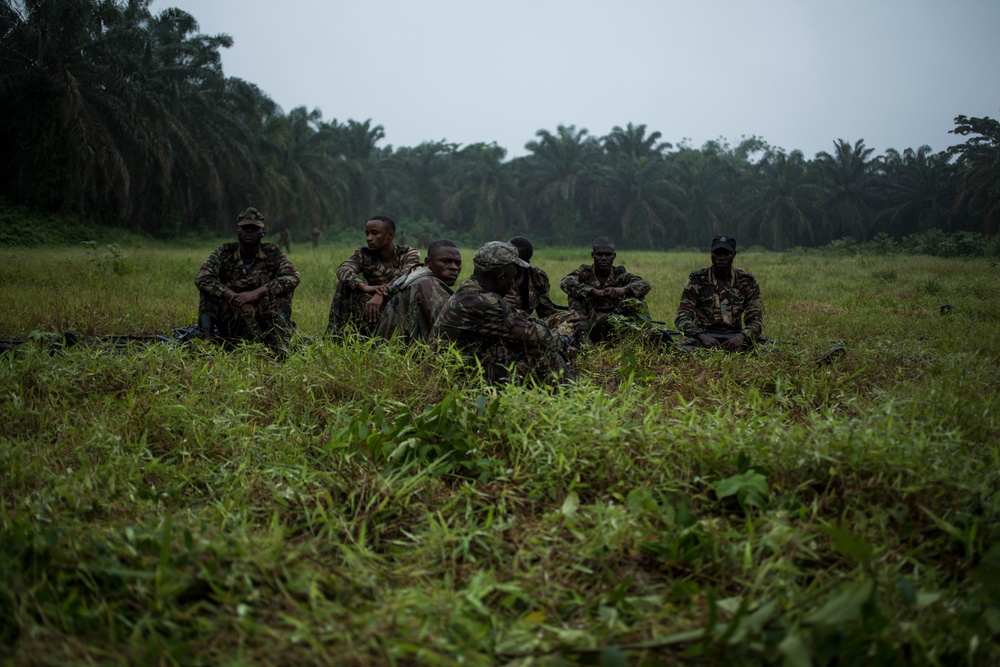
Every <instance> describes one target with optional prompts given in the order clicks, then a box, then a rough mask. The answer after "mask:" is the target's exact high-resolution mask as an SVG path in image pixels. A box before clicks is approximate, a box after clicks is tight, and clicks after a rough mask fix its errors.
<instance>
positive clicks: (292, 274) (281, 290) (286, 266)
mask: <svg viewBox="0 0 1000 667" xmlns="http://www.w3.org/2000/svg"><path fill="white" fill-rule="evenodd" d="M272 263H273V268H272V270H271V280H270V281H269V282H268V283H267V284H265V285H264V286H265V287H267V291H268V293H269V294H275V295H278V294H285V293H287V292H292V291H294V290H295V288H296V287H298V286H299V281H300V278H299V272H298V271H297V270H296V268H295V266H294V265H293V264H292V263H291V262H290V261H288V258H287V257H285V254H284V253H283V252H281V251H280V250H275V254H274V256H273V258H272Z"/></svg>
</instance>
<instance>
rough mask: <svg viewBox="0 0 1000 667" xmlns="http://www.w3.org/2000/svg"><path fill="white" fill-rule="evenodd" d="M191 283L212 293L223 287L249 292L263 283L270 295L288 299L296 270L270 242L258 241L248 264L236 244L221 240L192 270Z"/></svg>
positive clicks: (218, 293)
mask: <svg viewBox="0 0 1000 667" xmlns="http://www.w3.org/2000/svg"><path fill="white" fill-rule="evenodd" d="M194 284H195V285H197V286H198V289H199V290H201V291H202V292H204V293H205V294H207V295H208V296H212V297H221V296H222V293H223V292H225V291H226V290H227V289H231V290H233V291H234V292H250V291H253V290H255V289H257V288H258V287H262V286H266V287H267V288H268V290H269V291H270V293H271V296H274V297H284V298H285V299H288V300H291V297H292V292H294V291H295V288H296V287H297V286H298V284H299V272H298V271H296V270H295V267H294V266H292V263H291V262H289V261H288V259H287V258H286V257H285V255H284V253H282V252H281V250H280V249H278V246H277V245H275V244H273V243H261V244H260V247H259V248H258V249H257V256H256V257H255V258H254V260H253V263H252V264H251V265H250V267H249V268H246V267H245V266H244V264H243V258H242V257H241V256H240V244H239V243H237V242H235V241H233V242H232V243H224V244H223V245H221V246H219V247H218V248H216V249H215V250H213V251H212V254H211V255H209V256H208V260H207V261H206V262H205V263H204V264H202V265H201V268H200V269H198V273H197V274H195V277H194Z"/></svg>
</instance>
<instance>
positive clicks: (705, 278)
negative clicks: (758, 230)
mask: <svg viewBox="0 0 1000 667" xmlns="http://www.w3.org/2000/svg"><path fill="white" fill-rule="evenodd" d="M732 272H733V280H732V282H731V283H726V282H723V281H720V280H718V279H717V278H716V277H715V270H714V269H712V268H708V269H701V270H699V271H695V272H694V273H692V274H691V275H690V276H688V279H687V283H685V285H684V292H683V293H682V294H681V303H680V306H678V308H677V317H676V319H675V320H674V326H676V327H677V328H678V329H679V330H680V331H681V333H683V334H684V335H686V336H688V338H689V340H685V341H684V344H691V343H692V341H693V344H695V345H700V343H699V342H698V341H697V339H696V338H695V337H696V336H697V335H698V334H700V333H725V334H738V333H742V334H743V335H744V336H746V338H747V341H755V340H757V339H758V338H760V337H761V334H763V333H764V308H763V306H762V305H761V301H760V287H759V286H758V285H757V281H756V280H755V279H754V277H753V276H752V275H750V274H749V273H747V272H746V271H741V270H739V269H736V268H734V269H732Z"/></svg>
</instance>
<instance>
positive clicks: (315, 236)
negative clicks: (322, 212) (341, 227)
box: [309, 225, 323, 248]
mask: <svg viewBox="0 0 1000 667" xmlns="http://www.w3.org/2000/svg"><path fill="white" fill-rule="evenodd" d="M309 236H310V237H311V238H312V242H313V248H318V247H319V240H320V238H322V236H323V230H322V229H320V228H319V226H318V225H317V226H315V227H313V228H312V232H310V234H309Z"/></svg>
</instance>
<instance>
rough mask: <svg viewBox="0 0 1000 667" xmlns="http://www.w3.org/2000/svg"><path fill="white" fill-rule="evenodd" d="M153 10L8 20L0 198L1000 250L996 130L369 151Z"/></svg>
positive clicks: (345, 221)
mask: <svg viewBox="0 0 1000 667" xmlns="http://www.w3.org/2000/svg"><path fill="white" fill-rule="evenodd" d="M150 2H151V0H0V26H2V27H0V155H2V156H3V158H0V197H3V198H5V199H7V200H9V201H11V202H14V203H17V204H22V205H26V206H29V207H31V208H33V209H36V210H41V211H51V212H65V213H73V214H75V215H78V216H81V217H83V218H85V219H88V220H93V221H97V222H102V223H104V224H113V225H119V226H122V227H126V228H128V229H132V230H135V231H139V232H144V233H150V234H153V235H157V236H165V237H169V236H171V235H176V234H180V233H185V232H189V231H206V230H229V229H230V228H231V226H232V221H233V216H234V212H235V211H238V210H240V209H242V208H243V207H244V206H246V205H248V204H253V205H255V206H258V207H259V208H261V209H262V210H264V211H265V212H266V213H267V215H268V217H269V219H270V220H272V221H279V222H278V224H279V225H281V226H283V227H287V228H288V229H290V231H292V233H293V234H294V235H297V236H300V237H304V236H306V235H307V234H308V232H309V230H311V229H312V228H313V227H319V228H320V229H322V230H324V231H325V232H327V233H332V234H333V235H335V236H336V235H337V234H339V233H341V232H345V231H346V230H351V231H356V230H357V229H358V227H359V225H360V224H361V223H363V221H364V220H365V219H367V217H368V216H370V215H372V214H374V213H376V212H384V213H388V214H390V215H392V216H393V217H394V218H396V220H397V221H400V222H401V225H402V228H403V229H407V230H410V231H411V232H413V233H417V232H419V231H421V230H427V231H428V232H429V233H431V234H433V235H444V234H447V235H450V236H452V237H454V238H455V239H456V240H459V239H460V240H464V241H468V242H470V243H477V242H481V241H485V240H489V239H496V238H507V237H509V236H512V235H514V234H519V233H527V234H529V235H530V236H531V238H532V239H533V240H535V241H536V242H537V243H541V244H547V243H548V244H553V243H554V244H586V243H589V242H590V241H591V240H592V239H593V238H594V237H595V236H599V235H610V236H612V237H614V238H615V239H616V240H618V241H619V242H620V244H621V245H622V246H631V247H650V248H671V247H678V246H682V247H683V246H697V247H700V246H703V245H704V240H705V238H706V237H707V236H710V235H712V234H714V233H723V232H724V233H731V234H735V235H737V236H738V237H739V238H740V241H741V244H742V245H744V246H746V245H760V246H764V247H767V248H770V249H773V250H782V249H785V248H789V247H794V246H811V245H824V244H827V243H829V242H831V241H834V240H837V239H841V238H844V237H851V238H854V239H856V240H858V241H865V240H869V239H871V238H874V237H875V236H877V235H879V234H888V235H889V236H890V237H893V238H897V239H898V238H901V237H902V236H905V235H907V234H911V233H915V232H921V231H926V230H942V231H945V232H953V231H975V232H981V233H983V234H995V233H996V232H997V230H998V229H1000V122H998V121H996V120H993V119H991V118H988V117H986V118H974V117H966V116H958V117H957V118H956V119H955V128H954V129H953V130H952V132H953V133H954V134H956V135H957V137H963V138H964V142H960V143H958V142H959V141H960V140H959V139H958V138H956V142H957V143H956V145H954V146H952V147H951V148H949V149H948V150H945V151H942V152H937V153H934V152H932V151H931V149H930V148H929V147H927V146H921V147H918V148H907V149H905V150H903V151H901V152H900V151H897V150H893V149H890V150H887V151H885V152H884V154H882V155H875V154H874V150H873V149H872V148H870V147H868V146H866V145H865V142H864V140H863V139H859V140H856V141H853V142H852V141H847V140H843V139H838V140H836V141H833V142H832V149H831V150H830V151H824V152H820V153H818V154H816V155H815V156H813V157H812V158H807V157H806V156H805V155H804V154H803V153H802V151H799V150H791V151H786V150H784V149H782V148H778V147H775V146H771V145H769V144H768V143H767V142H766V141H764V140H763V139H761V138H759V137H749V138H741V139H740V140H739V141H738V142H735V143H734V144H731V143H730V142H728V141H726V140H723V139H719V140H715V141H709V142H707V143H705V144H704V145H702V146H701V147H694V146H691V145H689V144H688V143H686V142H681V143H680V144H678V145H676V146H675V145H673V144H671V143H670V142H668V141H665V140H663V134H662V133H661V132H659V131H653V130H650V129H649V128H647V126H646V125H643V124H633V123H627V124H625V125H624V126H622V127H614V128H613V129H612V130H611V132H610V133H608V134H607V135H605V136H600V137H598V136H592V135H591V134H590V133H589V132H588V130H586V129H582V128H580V129H578V128H577V127H576V126H574V125H560V126H558V127H557V128H555V130H551V131H550V130H545V129H542V130H539V131H538V132H537V133H536V136H535V138H534V139H533V140H531V141H529V142H528V143H527V144H526V145H525V148H526V149H527V151H528V154H527V155H525V156H523V157H518V158H514V159H510V160H507V159H506V153H507V151H506V149H505V148H503V147H501V146H498V145H497V144H496V143H495V142H494V143H476V144H470V145H464V146H463V145H459V144H455V143H449V142H446V141H436V142H425V143H422V144H419V145H417V146H414V147H399V148H393V147H392V146H383V145H380V144H381V143H382V141H383V139H384V136H385V135H384V129H383V127H382V126H380V125H374V124H373V123H372V121H371V120H370V119H369V120H365V121H363V122H359V121H355V120H350V119H348V120H346V121H343V122H341V121H337V120H336V119H332V120H325V119H324V118H323V117H322V114H321V112H320V111H319V110H318V109H314V110H312V111H310V110H308V109H307V108H306V107H297V108H294V109H292V110H290V111H288V112H287V113H286V112H285V111H283V110H282V109H281V108H280V107H279V106H278V105H277V104H276V103H275V102H274V101H273V100H271V99H270V98H269V97H268V95H267V94H266V93H265V92H264V91H262V90H261V89H260V88H258V87H257V86H255V85H254V84H253V83H251V82H248V81H244V80H242V79H239V78H235V77H227V76H225V74H224V73H223V68H222V61H221V55H220V53H221V49H223V48H227V47H229V46H231V45H232V38H231V37H229V36H227V35H215V36H210V35H204V34H201V33H200V32H199V28H198V23H197V21H196V19H195V17H194V16H192V15H191V14H188V13H186V12H184V11H181V10H179V9H176V8H171V9H166V10H164V11H161V12H159V13H156V14H154V13H153V12H151V11H150V9H149V5H150Z"/></svg>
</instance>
